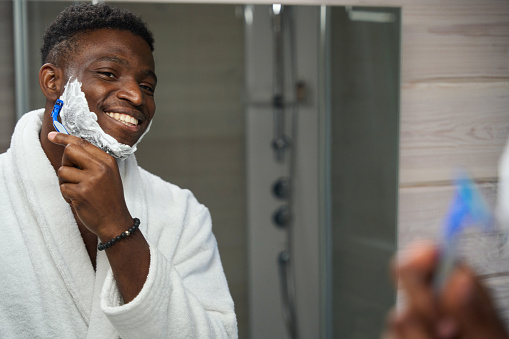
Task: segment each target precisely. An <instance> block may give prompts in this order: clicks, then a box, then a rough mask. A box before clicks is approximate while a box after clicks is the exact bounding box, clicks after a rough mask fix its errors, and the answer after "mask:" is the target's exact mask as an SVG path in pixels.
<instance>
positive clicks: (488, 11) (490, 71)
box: [402, 1, 509, 84]
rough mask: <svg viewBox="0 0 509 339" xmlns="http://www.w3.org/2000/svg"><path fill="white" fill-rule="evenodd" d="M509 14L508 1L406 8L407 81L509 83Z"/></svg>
mask: <svg viewBox="0 0 509 339" xmlns="http://www.w3.org/2000/svg"><path fill="white" fill-rule="evenodd" d="M508 17H509V6H508V4H507V2H506V3H498V4H492V3H490V2H489V1H478V2H477V3H475V4H470V5H469V4H458V3H456V4H447V2H444V3H443V4H440V5H429V4H422V5H412V6H410V5H409V6H404V7H403V26H402V27H403V29H402V38H403V44H402V59H403V63H402V81H403V83H404V84H408V83H414V82H444V81H445V82H451V81H452V82H458V81H460V82H478V81H479V80H486V81H492V80H497V79H501V80H504V81H508V80H509V62H508V48H509V21H508V20H507V18H508Z"/></svg>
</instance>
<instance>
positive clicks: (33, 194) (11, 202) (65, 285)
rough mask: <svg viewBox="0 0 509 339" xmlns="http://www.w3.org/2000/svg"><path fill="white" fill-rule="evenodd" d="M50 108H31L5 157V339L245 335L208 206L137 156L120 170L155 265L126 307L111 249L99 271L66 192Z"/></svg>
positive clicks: (1, 292)
mask: <svg viewBox="0 0 509 339" xmlns="http://www.w3.org/2000/svg"><path fill="white" fill-rule="evenodd" d="M42 115H43V110H37V111H33V112H30V113H27V114H25V115H24V116H23V117H22V119H21V120H20V121H19V122H18V124H17V125H16V129H15V132H14V134H13V137H12V141H11V147H10V149H9V150H8V151H7V152H6V153H4V154H1V155H0V251H1V255H0V338H118V337H122V338H227V337H234V338H235V337H237V322H236V317H235V313H234V308H233V301H232V298H231V296H230V293H229V291H228V286H227V283H226V279H225V276H224V273H223V268H222V265H221V261H220V258H219V253H218V250H217V244H216V240H215V238H214V236H213V234H212V230H211V228H212V226H211V220H210V216H209V212H208V210H207V208H206V207H204V206H203V205H201V204H199V203H198V202H197V201H196V199H195V198H194V196H193V195H192V194H191V193H190V192H189V191H188V190H183V189H180V188H178V187H176V186H175V185H171V184H169V183H167V182H165V181H163V180H162V179H160V178H158V177H156V176H154V175H152V174H150V173H148V172H146V171H144V170H143V169H141V168H139V167H138V166H137V164H136V159H135V158H134V156H131V157H129V158H128V159H127V160H125V161H120V162H119V169H120V174H121V176H122V181H123V185H124V194H125V197H126V201H127V206H128V208H129V211H130V212H131V214H132V215H133V216H136V217H138V218H139V219H140V220H141V225H140V230H141V232H143V234H144V236H145V238H146V239H147V241H148V242H149V245H150V269H149V274H148V277H147V280H146V282H145V285H144V286H143V289H142V290H141V291H140V293H139V294H138V296H137V297H136V298H135V299H134V300H132V301H131V302H130V303H128V304H122V302H121V298H120V294H119V291H118V289H117V286H116V282H115V280H114V278H113V274H112V272H111V268H110V267H109V263H108V259H107V257H106V254H105V253H104V251H101V252H98V254H97V270H96V271H94V269H93V267H92V264H91V262H90V258H89V256H88V253H87V251H86V249H85V245H84V243H83V240H82V238H81V235H80V233H79V230H78V227H77V225H76V222H75V220H74V217H73V214H72V212H71V209H70V206H69V205H68V204H67V203H66V202H65V200H64V199H63V198H62V195H61V194H60V189H59V184H58V178H57V176H56V174H55V171H54V169H53V167H52V166H51V164H50V162H49V160H48V159H47V157H46V155H45V154H44V152H43V150H42V148H41V144H40V141H39V132H40V129H41V124H42ZM132 261H133V262H135V261H136V258H132Z"/></svg>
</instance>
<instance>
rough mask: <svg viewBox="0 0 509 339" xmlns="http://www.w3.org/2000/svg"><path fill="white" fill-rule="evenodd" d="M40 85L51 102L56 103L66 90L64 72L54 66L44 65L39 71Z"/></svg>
mask: <svg viewBox="0 0 509 339" xmlns="http://www.w3.org/2000/svg"><path fill="white" fill-rule="evenodd" d="M39 85H40V86H41V90H42V93H43V94H44V96H45V97H46V99H48V100H49V101H56V100H57V99H58V98H59V97H60V95H61V94H62V92H63V90H64V85H65V84H64V72H63V70H62V69H61V68H60V67H58V66H56V65H54V64H50V63H48V64H44V65H42V67H41V69H40V70H39Z"/></svg>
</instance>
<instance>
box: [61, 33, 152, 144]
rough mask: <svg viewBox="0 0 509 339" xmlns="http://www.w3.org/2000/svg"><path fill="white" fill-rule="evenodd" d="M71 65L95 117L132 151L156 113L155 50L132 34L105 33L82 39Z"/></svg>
mask: <svg viewBox="0 0 509 339" xmlns="http://www.w3.org/2000/svg"><path fill="white" fill-rule="evenodd" d="M78 46H79V48H78V50H77V51H76V53H75V54H74V55H73V56H71V58H70V59H69V62H68V63H67V65H66V66H65V74H66V76H67V77H76V78H77V79H78V80H79V81H80V82H81V83H82V87H81V90H82V91H83V92H84V93H85V97H86V99H87V102H88V106H89V108H90V111H91V112H94V113H95V114H96V115H97V122H98V123H99V125H100V126H101V128H102V129H103V130H104V132H105V133H107V134H109V135H111V136H112V137H114V138H115V139H116V140H117V141H118V142H120V143H123V144H126V145H129V146H132V145H134V144H135V143H136V141H137V140H138V139H139V138H140V137H141V135H142V134H143V132H144V131H145V130H146V129H147V127H148V125H149V123H150V121H151V120H152V118H153V116H154V113H155V102H154V90H155V87H156V83H157V79H156V76H155V71H154V59H153V56H152V52H151V50H150V47H149V45H148V44H147V43H146V42H145V40H143V39H142V38H141V37H139V36H136V35H134V34H132V33H131V32H128V31H120V30H111V29H100V30H95V31H91V32H87V33H84V34H81V35H80V36H79V37H78Z"/></svg>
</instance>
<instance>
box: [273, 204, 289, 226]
mask: <svg viewBox="0 0 509 339" xmlns="http://www.w3.org/2000/svg"><path fill="white" fill-rule="evenodd" d="M290 220H291V215H290V209H289V208H288V206H281V207H279V208H278V209H277V210H276V211H275V212H274V214H273V215H272V221H274V224H276V226H277V227H280V228H285V227H286V226H288V224H290Z"/></svg>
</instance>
